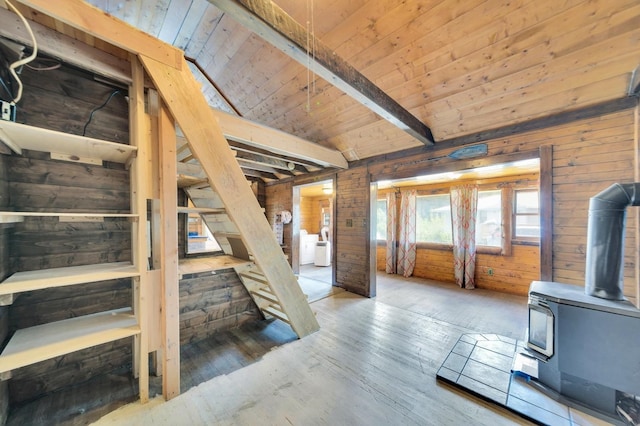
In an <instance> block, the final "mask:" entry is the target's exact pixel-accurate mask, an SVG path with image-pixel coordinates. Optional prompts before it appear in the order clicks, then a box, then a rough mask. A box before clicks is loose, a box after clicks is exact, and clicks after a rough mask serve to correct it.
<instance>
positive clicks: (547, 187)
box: [539, 145, 553, 281]
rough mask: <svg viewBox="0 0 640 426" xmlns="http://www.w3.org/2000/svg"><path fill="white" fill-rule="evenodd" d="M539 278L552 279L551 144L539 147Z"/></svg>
mask: <svg viewBox="0 0 640 426" xmlns="http://www.w3.org/2000/svg"><path fill="white" fill-rule="evenodd" d="M539 194H540V279H541V280H543V281H553V146H551V145H543V146H541V147H540V192H539Z"/></svg>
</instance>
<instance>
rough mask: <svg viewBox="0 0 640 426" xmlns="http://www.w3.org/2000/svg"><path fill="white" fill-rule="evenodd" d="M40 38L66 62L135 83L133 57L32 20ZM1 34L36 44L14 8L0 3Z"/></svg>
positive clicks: (50, 52) (51, 52)
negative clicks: (94, 45) (119, 54)
mask: <svg viewBox="0 0 640 426" xmlns="http://www.w3.org/2000/svg"><path fill="white" fill-rule="evenodd" d="M29 25H30V26H31V30H32V31H33V34H34V35H35V36H36V40H37V41H38V49H40V50H41V51H43V52H44V53H46V54H47V55H49V56H51V57H52V58H55V59H59V60H61V61H62V62H65V63H68V64H71V65H75V66H77V67H79V68H82V69H85V70H87V71H91V72H93V73H95V74H97V75H100V76H102V77H106V78H109V79H112V80H115V81H118V82H122V83H127V84H128V83H131V65H130V64H129V61H127V60H125V59H121V58H117V57H115V56H113V55H110V54H108V53H106V52H104V51H102V50H99V49H96V48H94V47H90V46H89V45H88V44H85V43H83V42H80V41H78V40H75V39H73V38H71V37H69V36H66V35H64V34H62V33H59V32H57V31H54V30H52V29H50V28H47V27H45V26H44V25H41V24H38V23H37V22H33V21H29ZM0 36H2V37H5V38H7V39H10V40H13V41H15V42H16V43H19V44H22V45H24V46H29V47H33V46H31V45H32V40H31V37H30V36H29V33H28V32H27V29H26V28H25V27H24V24H23V23H22V21H21V20H20V18H18V15H16V14H15V13H13V12H10V11H9V10H7V9H3V8H1V7H0Z"/></svg>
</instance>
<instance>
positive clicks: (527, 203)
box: [516, 191, 539, 215]
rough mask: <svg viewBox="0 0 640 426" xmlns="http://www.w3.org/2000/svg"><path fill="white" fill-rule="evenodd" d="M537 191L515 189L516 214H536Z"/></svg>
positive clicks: (537, 208)
mask: <svg viewBox="0 0 640 426" xmlns="http://www.w3.org/2000/svg"><path fill="white" fill-rule="evenodd" d="M538 210H539V207H538V191H516V214H522V213H529V214H536V215H537V214H538Z"/></svg>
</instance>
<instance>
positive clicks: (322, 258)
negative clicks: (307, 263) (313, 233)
mask: <svg viewBox="0 0 640 426" xmlns="http://www.w3.org/2000/svg"><path fill="white" fill-rule="evenodd" d="M320 234H321V235H322V241H318V242H317V243H316V257H315V262H314V265H316V266H329V265H331V242H330V241H328V240H329V228H328V227H326V226H325V227H323V228H322V229H321V230H320Z"/></svg>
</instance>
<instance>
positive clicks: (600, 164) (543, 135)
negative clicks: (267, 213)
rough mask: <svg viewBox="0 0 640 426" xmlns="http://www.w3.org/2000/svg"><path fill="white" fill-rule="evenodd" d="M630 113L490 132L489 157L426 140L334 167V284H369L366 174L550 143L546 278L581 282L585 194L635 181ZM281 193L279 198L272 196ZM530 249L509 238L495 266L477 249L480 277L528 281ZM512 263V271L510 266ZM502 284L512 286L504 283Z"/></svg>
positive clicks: (282, 187)
mask: <svg viewBox="0 0 640 426" xmlns="http://www.w3.org/2000/svg"><path fill="white" fill-rule="evenodd" d="M634 114H635V112H634V109H632V108H631V109H625V110H622V111H619V112H615V113H609V114H603V115H601V116H598V117H595V118H587V119H582V120H578V121H573V122H570V123H567V124H560V125H550V126H549V127H547V128H544V129H541V130H534V131H529V132H523V133H520V134H517V135H513V136H508V137H501V138H497V139H491V140H488V141H486V144H487V147H488V155H487V157H482V158H479V159H474V160H453V159H451V158H448V157H447V155H448V154H449V153H450V152H452V151H453V150H455V149H456V148H458V146H454V145H451V144H441V145H440V146H438V144H436V146H435V147H432V148H431V147H425V148H421V149H413V150H410V151H407V152H405V153H394V154H389V155H386V156H381V157H377V158H374V159H370V160H363V161H360V162H356V163H352V164H351V165H350V169H349V170H346V171H340V172H338V174H337V179H338V191H337V218H336V222H335V223H336V225H337V231H338V232H337V233H338V240H337V241H336V245H335V248H336V250H337V254H336V256H337V262H336V274H337V276H338V278H339V284H340V285H341V286H344V287H345V288H348V289H350V290H352V291H354V292H356V293H359V294H365V293H366V291H365V289H366V288H367V286H368V283H363V279H364V277H365V276H366V271H367V268H368V262H369V256H368V255H367V249H368V244H367V238H368V225H367V226H362V223H363V222H362V221H366V220H367V214H368V206H369V204H368V203H369V201H368V197H369V195H368V194H369V192H368V176H370V177H371V180H374V181H377V180H383V179H399V178H407V177H413V176H420V175H424V174H428V173H439V172H445V171H454V170H461V169H467V168H473V167H480V166H486V165H489V164H492V163H495V162H506V161H511V160H517V159H523V158H532V157H536V156H538V155H539V150H540V147H541V146H551V147H552V152H553V165H552V170H550V171H543V173H551V178H552V182H553V184H552V188H553V190H552V191H553V194H552V196H553V203H552V214H553V229H552V235H553V245H552V259H553V261H552V262H553V266H552V269H553V270H552V279H553V280H555V281H560V282H565V283H569V284H575V285H584V271H585V259H586V240H587V228H586V226H587V218H588V205H589V198H590V197H592V196H594V195H596V194H597V193H598V192H600V191H602V190H604V189H606V188H608V187H609V186H610V185H612V184H613V183H616V182H633V181H634V179H635V171H636V168H637V167H638V166H637V165H636V163H635V162H634V158H635V146H636V143H638V142H637V141H636V140H635V138H636V135H635V134H634V131H635V126H636V123H635V121H634ZM290 187H291V183H282V184H276V185H272V186H269V187H268V189H269V192H268V194H267V200H268V203H273V204H277V203H280V202H282V203H284V204H285V205H290V204H287V203H290V201H288V198H286V197H289V198H290V197H291V196H290V195H289V194H290V192H291V191H290ZM287 188H288V189H287ZM281 195H282V196H284V197H285V198H283V199H280V198H277V197H279V196H281ZM274 197H276V198H274ZM637 210H638V209H637V208H629V209H628V217H627V232H626V246H625V259H624V276H625V281H624V284H625V295H626V296H627V297H628V298H629V299H630V300H632V301H633V302H635V300H636V297H637V295H636V288H637V282H638V277H636V274H635V267H636V263H637V262H638V251H637V249H636V237H635V231H636V229H635V228H636V226H635V222H636V217H637V215H638V211H637ZM346 219H352V227H347V226H346ZM534 251H535V249H534V248H531V247H529V246H522V247H516V246H514V256H513V257H512V259H510V260H507V259H501V260H499V262H500V263H499V268H500V269H501V270H500V271H498V270H496V269H495V268H496V264H494V263H489V262H488V258H486V257H485V256H479V258H478V264H479V265H478V267H479V271H480V274H481V275H479V283H480V284H479V285H480V286H483V285H490V286H493V287H495V288H497V289H501V290H503V291H504V290H508V291H510V290H511V289H513V290H514V292H517V293H522V292H524V289H525V288H526V287H527V286H528V284H529V281H530V280H532V279H534V277H535V276H536V272H535V266H534V265H533V264H531V263H530V262H526V268H525V269H524V270H520V268H519V262H520V261H521V259H523V258H525V257H526V258H527V259H533V258H535V253H534ZM419 256H420V257H421V258H422V257H425V258H427V259H429V262H430V263H431V264H434V263H441V262H449V261H448V260H447V259H446V255H445V254H443V253H439V254H437V255H436V254H435V253H433V252H429V251H423V250H420V254H419ZM434 256H439V257H434ZM442 256H444V258H443V257H442ZM377 258H378V263H379V265H381V264H383V263H382V262H383V261H384V258H383V257H382V253H380V252H378V253H377ZM431 258H433V259H431ZM485 261H486V262H487V263H485ZM488 267H491V268H494V277H495V278H498V277H503V279H502V280H499V281H496V282H493V279H492V280H491V281H492V283H490V282H489V281H488V280H487V277H486V276H485V274H483V273H482V271H483V270H484V271H486V269H485V268H488ZM516 267H517V268H518V271H517V272H516V271H514V269H515V268H516ZM425 268H427V267H425ZM379 269H381V267H380V268H379ZM431 269H432V270H433V271H434V275H436V276H438V277H440V278H439V279H443V280H445V281H448V280H449V279H450V278H451V276H450V275H448V273H447V272H446V271H445V270H440V269H439V267H438V269H436V267H435V266H432V267H431ZM498 272H501V273H500V274H498ZM418 273H421V274H422V273H424V274H427V272H426V270H424V269H418ZM516 281H517V282H516ZM507 283H509V284H507ZM508 285H509V286H511V289H508V288H507V286H508Z"/></svg>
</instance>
